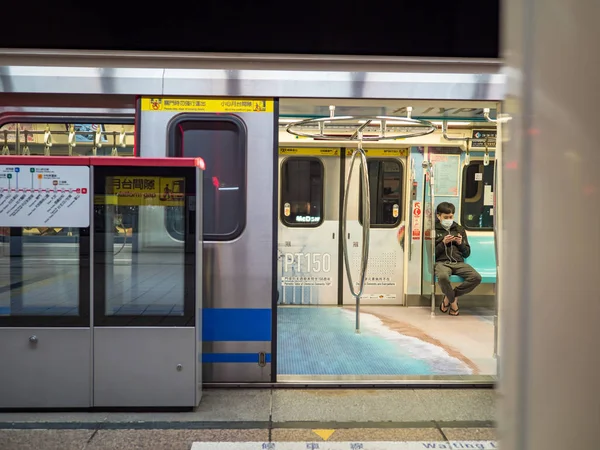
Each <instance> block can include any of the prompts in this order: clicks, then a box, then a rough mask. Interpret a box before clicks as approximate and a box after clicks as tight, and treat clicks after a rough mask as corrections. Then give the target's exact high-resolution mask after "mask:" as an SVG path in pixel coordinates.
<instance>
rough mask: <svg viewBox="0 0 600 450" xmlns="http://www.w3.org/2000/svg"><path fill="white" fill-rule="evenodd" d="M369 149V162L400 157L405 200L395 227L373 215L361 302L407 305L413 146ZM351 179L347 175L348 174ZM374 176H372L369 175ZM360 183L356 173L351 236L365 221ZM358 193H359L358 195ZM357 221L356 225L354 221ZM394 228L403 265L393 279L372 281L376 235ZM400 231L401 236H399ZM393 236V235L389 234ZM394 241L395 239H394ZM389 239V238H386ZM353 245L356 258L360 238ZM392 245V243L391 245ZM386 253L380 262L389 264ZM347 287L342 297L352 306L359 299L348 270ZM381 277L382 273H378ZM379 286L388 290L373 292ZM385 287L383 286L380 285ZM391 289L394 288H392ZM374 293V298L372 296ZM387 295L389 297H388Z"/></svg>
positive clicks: (350, 210) (347, 164)
mask: <svg viewBox="0 0 600 450" xmlns="http://www.w3.org/2000/svg"><path fill="white" fill-rule="evenodd" d="M352 151H353V149H352V148H347V149H346V160H345V162H344V174H345V175H346V174H347V172H348V170H349V168H350V159H349V158H348V155H351V154H352ZM365 153H366V156H367V164H368V161H386V160H388V161H396V162H398V163H399V165H400V174H401V175H400V176H401V181H400V189H401V193H400V202H401V204H400V205H398V213H399V220H398V223H397V224H396V225H394V226H393V227H385V226H380V225H375V226H373V221H374V219H375V217H373V215H372V216H371V229H370V233H371V237H370V242H369V264H368V266H367V279H366V280H365V287H364V291H363V295H362V296H361V299H360V302H361V305H386V306H404V305H405V304H406V282H405V278H406V270H407V269H408V266H407V264H406V252H407V242H408V243H409V241H407V240H406V221H407V218H408V217H409V216H408V215H407V212H406V204H407V203H409V202H410V191H409V189H408V188H407V179H409V178H410V177H409V176H408V169H409V165H408V158H409V157H410V147H408V146H402V147H397V148H378V149H374V148H371V149H365ZM344 178H346V179H347V175H346V176H345V177H344ZM369 180H370V178H369ZM359 185H360V179H359V177H354V178H353V180H352V183H351V187H350V191H349V192H350V195H353V196H354V198H351V199H349V200H350V201H349V204H348V219H349V220H348V225H347V226H348V228H349V229H350V230H352V231H350V233H347V234H349V236H352V233H356V232H357V231H358V230H359V229H360V228H362V223H361V221H360V216H361V214H360V210H361V208H360V204H361V198H362V190H361V189H359ZM346 194H348V193H347V192H344V195H346ZM355 194H358V195H355ZM372 198H373V193H371V199H372ZM341 220H342V218H341V217H340V221H341ZM350 224H353V225H350ZM380 230H390V231H386V232H382V231H380ZM391 230H394V231H393V233H394V234H395V236H396V239H395V240H396V244H397V245H400V246H401V247H402V252H401V253H398V254H396V256H395V259H396V263H397V264H398V265H399V267H398V268H397V270H396V272H395V273H393V274H392V275H391V276H390V277H389V278H390V279H389V280H372V281H371V282H369V279H368V278H369V272H370V271H371V270H373V269H372V267H373V263H374V261H377V260H376V259H375V258H377V256H375V255H376V253H374V252H373V250H374V247H373V238H375V239H377V238H378V236H381V235H383V234H385V235H388V234H389V235H391V233H392V232H391ZM399 234H400V237H399ZM343 238H344V239H350V237H348V236H344V237H343ZM388 239H389V236H388ZM390 242H391V241H390ZM386 243H387V242H386ZM385 246H386V244H384V243H382V244H381V246H376V247H375V249H376V248H383V247H385ZM348 248H349V253H350V255H349V256H350V258H351V259H352V258H353V257H354V258H356V257H358V256H359V254H360V250H359V249H360V247H357V242H354V241H353V242H352V245H350V246H348ZM388 248H389V247H388ZM385 258H386V257H385V256H381V257H380V261H379V262H380V264H386V263H389V261H386V260H385ZM357 270H358V269H357V267H352V273H357ZM342 276H343V288H342V289H343V291H342V299H343V305H346V306H350V305H352V304H354V303H355V299H354V296H353V295H352V293H351V292H350V287H349V285H348V277H347V275H346V271H345V270H344V271H343V275H342ZM376 278H379V277H376ZM381 278H388V277H381ZM394 279H395V280H397V281H393V280H394ZM386 282H388V283H394V284H392V285H388V286H389V287H388V286H385V285H384V284H382V283H386ZM378 286H381V287H383V288H384V291H380V292H379V293H373V290H374V289H377V288H378ZM379 289H381V288H379ZM390 291H391V292H390ZM369 297H372V298H369ZM386 297H387V298H386Z"/></svg>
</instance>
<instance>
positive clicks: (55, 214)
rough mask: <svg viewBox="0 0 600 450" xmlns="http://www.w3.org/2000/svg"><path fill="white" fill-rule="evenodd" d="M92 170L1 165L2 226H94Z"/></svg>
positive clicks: (81, 167) (69, 167)
mask: <svg viewBox="0 0 600 450" xmlns="http://www.w3.org/2000/svg"><path fill="white" fill-rule="evenodd" d="M89 190H90V168H89V167H87V166H26V165H18V166H8V165H0V226H2V227H39V226H46V227H73V228H86V227H89V226H90V197H89Z"/></svg>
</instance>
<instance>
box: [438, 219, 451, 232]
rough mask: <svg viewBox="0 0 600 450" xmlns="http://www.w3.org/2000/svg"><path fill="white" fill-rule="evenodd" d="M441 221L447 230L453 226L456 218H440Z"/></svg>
mask: <svg viewBox="0 0 600 450" xmlns="http://www.w3.org/2000/svg"><path fill="white" fill-rule="evenodd" d="M440 223H441V224H442V226H443V227H444V228H445V229H446V230H447V229H449V228H450V227H451V226H452V224H453V223H454V220H452V219H443V220H440Z"/></svg>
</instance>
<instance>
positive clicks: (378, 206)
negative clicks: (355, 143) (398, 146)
mask: <svg viewBox="0 0 600 450" xmlns="http://www.w3.org/2000/svg"><path fill="white" fill-rule="evenodd" d="M367 167H368V171H369V190H370V194H371V228H393V227H396V226H398V224H399V223H400V221H401V220H402V194H403V171H402V165H401V163H400V162H399V161H394V160H382V159H380V160H376V159H369V160H368V161H367ZM362 195H363V194H362V186H361V189H360V198H361V201H360V203H359V207H358V220H359V222H360V224H361V225H362V220H363V211H362Z"/></svg>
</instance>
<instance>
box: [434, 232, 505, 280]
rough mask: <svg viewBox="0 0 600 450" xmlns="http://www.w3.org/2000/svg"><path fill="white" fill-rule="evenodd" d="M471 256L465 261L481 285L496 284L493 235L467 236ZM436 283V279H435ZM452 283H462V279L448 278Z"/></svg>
mask: <svg viewBox="0 0 600 450" xmlns="http://www.w3.org/2000/svg"><path fill="white" fill-rule="evenodd" d="M469 244H470V245H471V255H470V256H469V257H468V258H466V259H465V262H466V263H468V264H470V265H471V266H472V267H473V268H474V269H475V270H477V272H479V274H480V275H481V283H488V284H495V283H496V248H495V246H494V236H493V235H475V236H469ZM435 281H436V282H437V281H438V280H437V277H435ZM450 281H451V282H452V283H462V281H463V279H462V278H461V277H459V276H457V275H452V276H451V277H450Z"/></svg>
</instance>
